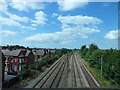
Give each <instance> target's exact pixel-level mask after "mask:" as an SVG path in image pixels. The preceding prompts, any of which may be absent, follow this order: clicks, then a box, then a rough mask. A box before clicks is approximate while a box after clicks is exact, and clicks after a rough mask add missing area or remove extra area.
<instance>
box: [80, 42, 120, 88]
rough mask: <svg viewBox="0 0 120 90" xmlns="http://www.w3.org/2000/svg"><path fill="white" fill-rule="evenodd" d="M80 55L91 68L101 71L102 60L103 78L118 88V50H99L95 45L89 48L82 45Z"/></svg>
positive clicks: (119, 60)
mask: <svg viewBox="0 0 120 90" xmlns="http://www.w3.org/2000/svg"><path fill="white" fill-rule="evenodd" d="M80 54H81V56H82V58H84V60H86V61H87V62H89V63H90V66H91V67H93V68H96V69H101V60H102V63H103V66H102V67H103V77H105V78H106V79H108V80H110V81H111V83H112V84H113V85H118V86H120V50H116V49H108V50H101V49H99V48H98V46H97V45H95V44H91V45H90V46H89V48H86V45H83V46H82V47H81V49H80Z"/></svg>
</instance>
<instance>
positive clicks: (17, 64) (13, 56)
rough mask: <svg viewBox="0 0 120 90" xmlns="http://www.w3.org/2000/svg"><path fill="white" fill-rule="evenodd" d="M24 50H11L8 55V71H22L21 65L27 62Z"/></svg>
mask: <svg viewBox="0 0 120 90" xmlns="http://www.w3.org/2000/svg"><path fill="white" fill-rule="evenodd" d="M25 54H26V51H25V50H20V49H18V50H12V51H11V52H10V56H9V58H8V59H9V71H10V70H11V71H13V72H17V73H18V72H19V71H22V67H23V65H26V64H27V59H26V57H25Z"/></svg>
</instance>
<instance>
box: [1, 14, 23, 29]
mask: <svg viewBox="0 0 120 90" xmlns="http://www.w3.org/2000/svg"><path fill="white" fill-rule="evenodd" d="M0 22H1V25H7V26H15V27H17V26H18V27H20V28H24V26H23V25H21V24H20V23H18V22H16V21H14V20H12V19H10V18H5V17H1V16H0Z"/></svg>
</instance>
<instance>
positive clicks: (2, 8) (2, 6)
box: [0, 0, 8, 12]
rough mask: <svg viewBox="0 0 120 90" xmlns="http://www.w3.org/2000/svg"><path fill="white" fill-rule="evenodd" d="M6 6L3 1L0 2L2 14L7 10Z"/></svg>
mask: <svg viewBox="0 0 120 90" xmlns="http://www.w3.org/2000/svg"><path fill="white" fill-rule="evenodd" d="M7 7H8V4H7V2H6V1H5V0H0V11H2V12H4V11H6V10H7Z"/></svg>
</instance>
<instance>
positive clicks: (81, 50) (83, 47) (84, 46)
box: [80, 45, 86, 53]
mask: <svg viewBox="0 0 120 90" xmlns="http://www.w3.org/2000/svg"><path fill="white" fill-rule="evenodd" d="M85 48H86V45H83V46H81V49H80V53H83V50H84V49H85Z"/></svg>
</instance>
